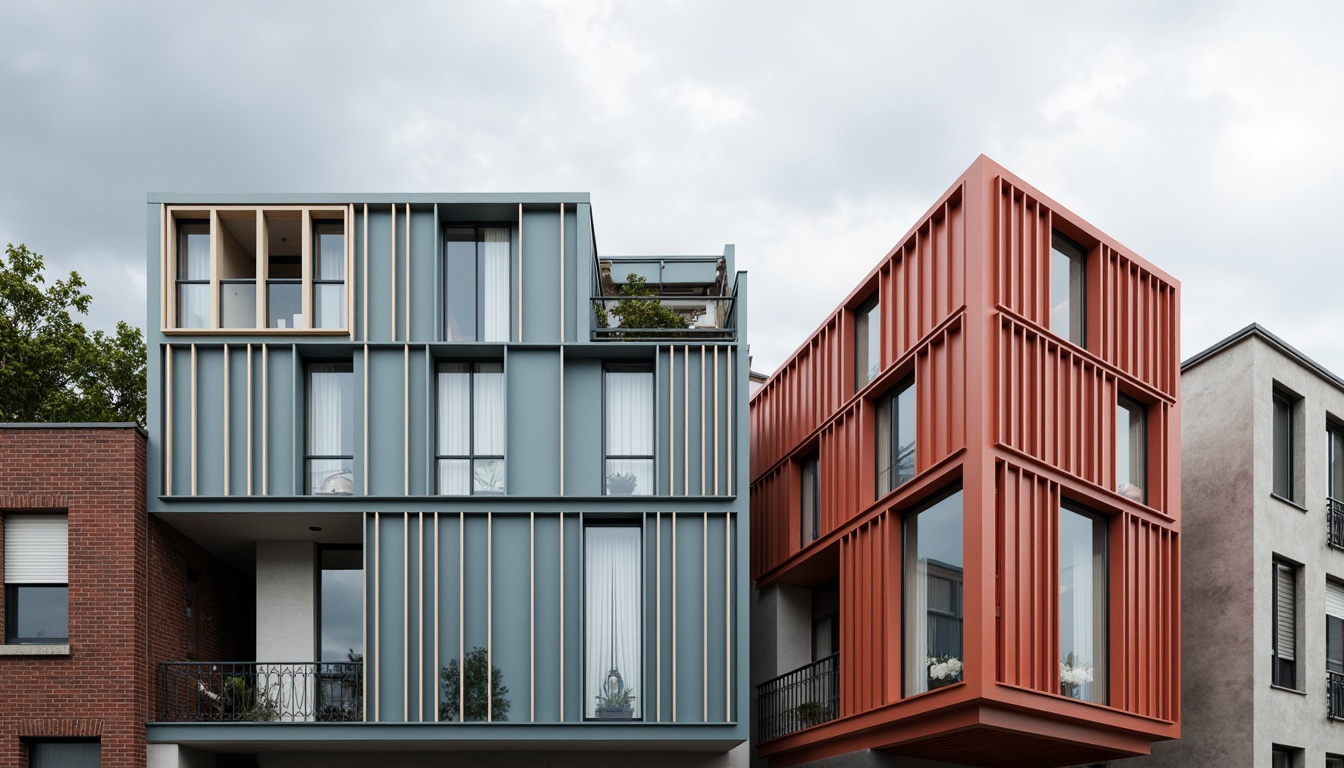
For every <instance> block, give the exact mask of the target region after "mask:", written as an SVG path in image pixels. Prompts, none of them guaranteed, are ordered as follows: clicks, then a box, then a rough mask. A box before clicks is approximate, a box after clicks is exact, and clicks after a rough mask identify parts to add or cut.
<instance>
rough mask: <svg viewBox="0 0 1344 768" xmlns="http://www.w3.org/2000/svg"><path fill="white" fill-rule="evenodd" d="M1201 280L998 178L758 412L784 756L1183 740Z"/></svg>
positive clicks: (755, 495) (974, 192)
mask: <svg viewBox="0 0 1344 768" xmlns="http://www.w3.org/2000/svg"><path fill="white" fill-rule="evenodd" d="M1179 317H1180V304H1179V286H1178V284H1177V282H1176V281H1175V280H1173V279H1172V278H1171V277H1169V276H1168V275H1166V274H1165V273H1163V272H1162V271H1161V270H1159V269H1158V268H1156V267H1154V266H1153V265H1151V264H1149V263H1148V262H1146V261H1144V260H1143V259H1141V258H1139V257H1138V256H1136V255H1135V254H1134V253H1132V252H1131V251H1129V250H1128V249H1126V248H1125V247H1123V246H1121V245H1120V244H1119V243H1118V242H1116V241H1115V240H1114V239H1112V238H1110V237H1109V236H1107V235H1106V234H1104V233H1102V232H1101V231H1099V230H1097V229H1096V228H1095V227H1093V226H1092V225H1090V224H1088V223H1087V222H1086V221H1083V220H1082V219H1081V218H1079V217H1078V216H1076V215H1074V214H1073V213H1072V212H1070V211H1068V210H1067V209H1065V208H1063V207H1062V206H1060V205H1059V204H1057V203H1055V202H1054V201H1053V200H1051V199H1049V198H1048V197H1046V196H1045V195H1043V194H1041V193H1040V192H1039V191H1037V190H1036V189H1034V188H1032V187H1031V186H1029V185H1027V184H1026V183H1025V182H1023V181H1022V180H1020V179H1018V178H1017V177H1016V176H1014V175H1012V174H1011V173H1009V172H1008V171H1006V170H1005V169H1003V168H1002V167H1000V166H998V165H997V164H995V163H994V162H993V161H991V160H989V159H988V158H986V157H983V156H982V157H980V158H979V159H977V160H976V161H975V163H973V164H972V165H971V167H970V168H969V169H968V170H967V171H966V172H965V173H964V174H963V175H962V177H961V178H960V179H958V180H957V182H956V183H955V184H953V185H952V187H951V188H950V189H949V190H948V191H947V192H946V193H944V194H943V195H942V197H941V198H940V199H939V200H938V201H937V203H935V204H934V205H933V207H932V208H930V209H929V211H928V212H927V213H926V214H925V215H924V216H923V217H922V218H921V219H920V220H919V221H918V222H917V223H916V224H915V226H914V227H913V228H911V229H910V231H909V232H908V233H907V234H906V235H905V236H904V237H902V238H901V239H900V241H898V244H897V245H896V246H895V247H894V248H892V249H891V250H890V251H889V252H888V253H887V255H886V256H885V257H884V258H883V259H882V260H881V261H880V263H879V264H878V265H877V266H876V268H874V269H873V270H872V272H871V273H869V275H868V276H867V277H866V278H865V279H864V280H863V281H862V282H861V283H860V284H859V285H858V286H857V287H856V288H855V289H854V291H853V292H852V293H851V294H850V295H849V297H848V298H846V300H845V301H844V303H843V304H841V305H840V306H839V307H838V308H836V310H835V311H834V312H833V313H832V314H831V315H830V316H829V317H828V318H827V319H826V320H825V322H823V323H822V325H821V327H820V328H819V329H818V330H817V331H816V332H815V333H814V334H813V335H812V337H811V338H809V339H808V340H807V341H806V342H804V343H803V345H802V346H801V347H800V348H799V349H798V351H797V352H795V353H794V355H793V356H792V357H791V358H789V359H788V360H787V361H786V362H785V363H784V364H783V365H782V366H781V367H780V368H779V370H777V371H776V372H775V373H774V374H773V375H772V376H771V377H770V378H769V380H768V381H766V382H765V384H764V385H763V387H762V388H761V389H760V391H759V392H757V393H756V394H755V396H754V397H753V398H752V400H751V513H752V528H751V536H752V575H753V578H754V580H755V583H756V586H757V589H758V592H757V595H756V606H755V609H754V613H753V621H754V623H755V626H754V630H753V654H752V657H753V664H754V665H755V668H754V669H753V679H754V682H756V683H757V684H758V686H759V687H758V697H757V702H756V710H757V717H756V723H757V730H756V737H757V743H758V746H757V754H758V756H761V757H766V758H769V760H770V763H771V765H772V766H776V767H778V766H788V765H795V764H799V763H804V762H808V761H811V760H816V759H820V758H827V757H835V756H839V755H846V754H850V753H856V752H860V751H863V750H870V749H882V750H884V751H885V752H886V754H894V755H904V756H910V757H919V758H925V759H931V760H937V761H940V762H944V763H949V764H959V765H961V764H968V765H983V766H1033V768H1040V767H1043V766H1065V765H1077V764H1083V763H1095V762H1101V761H1105V760H1109V759H1113V758H1117V757H1123V756H1126V755H1134V754H1145V753H1147V752H1148V750H1149V745H1150V744H1151V743H1152V742H1153V741H1157V740H1162V739H1170V738H1174V737H1177V736H1178V735H1179V732H1180V711H1179V710H1180V706H1179V705H1180V653H1179V638H1180V568H1179V546H1178V539H1179V530H1180V445H1179V436H1180V423H1179V418H1180V408H1179V405H1178V399H1177V397H1178V386H1179V370H1178V359H1177V355H1178V339H1179V332H1178V326H1179Z"/></svg>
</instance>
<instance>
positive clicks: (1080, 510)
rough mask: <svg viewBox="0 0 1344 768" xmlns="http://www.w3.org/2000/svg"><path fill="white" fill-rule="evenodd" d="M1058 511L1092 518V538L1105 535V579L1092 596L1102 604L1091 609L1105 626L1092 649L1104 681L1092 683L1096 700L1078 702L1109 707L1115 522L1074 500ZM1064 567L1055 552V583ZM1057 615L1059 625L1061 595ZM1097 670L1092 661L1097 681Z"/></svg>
mask: <svg viewBox="0 0 1344 768" xmlns="http://www.w3.org/2000/svg"><path fill="white" fill-rule="evenodd" d="M1059 512H1060V513H1062V512H1071V513H1073V514H1075V515H1079V516H1081V517H1084V518H1088V519H1090V520H1091V521H1092V524H1093V526H1094V528H1093V531H1094V534H1093V535H1095V531H1097V530H1100V532H1101V536H1102V539H1103V541H1102V548H1101V549H1102V559H1101V580H1102V583H1101V586H1100V589H1098V587H1097V585H1096V584H1093V585H1092V588H1093V595H1094V597H1096V596H1098V595H1099V596H1100V601H1099V602H1100V603H1101V605H1100V606H1098V605H1093V607H1092V610H1093V611H1094V615H1093V619H1092V620H1093V622H1094V624H1095V623H1096V622H1097V621H1098V619H1099V620H1100V623H1101V624H1102V630H1101V631H1100V632H1094V633H1093V639H1094V643H1095V644H1096V645H1098V646H1099V647H1095V648H1093V654H1094V656H1095V657H1096V659H1099V660H1101V661H1102V663H1103V665H1104V666H1103V668H1102V672H1103V674H1104V677H1103V679H1101V680H1096V679H1094V680H1093V681H1092V684H1093V685H1095V686H1097V688H1098V689H1099V690H1098V691H1097V693H1096V696H1097V698H1093V699H1079V700H1080V701H1091V702H1092V703H1095V704H1103V705H1109V704H1110V703H1111V679H1112V675H1111V669H1110V654H1111V645H1112V643H1111V630H1112V624H1113V622H1112V620H1111V582H1112V580H1111V539H1112V536H1111V521H1112V518H1111V517H1109V516H1107V515H1105V514H1103V513H1101V512H1098V511H1096V510H1094V509H1091V508H1089V507H1086V506H1083V505H1081V504H1079V503H1077V502H1076V501H1074V500H1072V499H1068V498H1064V499H1062V500H1061V502H1060V505H1059ZM1061 527H1062V526H1061ZM1056 539H1058V534H1057V535H1056ZM1062 565H1063V563H1062V562H1061V560H1060V554H1059V552H1058V551H1056V553H1055V577H1056V580H1057V581H1058V580H1060V568H1061V566H1062ZM1055 612H1056V613H1055V622H1056V624H1058V623H1059V612H1060V608H1059V596H1058V595H1056V597H1055ZM1060 632H1061V630H1060V628H1059V627H1058V626H1056V627H1055V636H1056V640H1060V637H1059V635H1060ZM1060 644H1061V645H1062V641H1061V643H1060ZM1096 668H1097V663H1096V661H1094V662H1093V672H1094V678H1095V673H1096ZM1061 695H1062V691H1061Z"/></svg>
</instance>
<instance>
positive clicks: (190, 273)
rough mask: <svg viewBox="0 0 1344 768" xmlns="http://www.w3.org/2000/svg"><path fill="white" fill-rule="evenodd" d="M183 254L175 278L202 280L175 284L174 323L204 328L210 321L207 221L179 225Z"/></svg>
mask: <svg viewBox="0 0 1344 768" xmlns="http://www.w3.org/2000/svg"><path fill="white" fill-rule="evenodd" d="M182 230H183V232H182V240H183V250H184V251H185V253H184V254H182V255H181V256H179V263H178V276H177V279H178V280H191V281H193V282H194V281H205V282H203V283H202V282H195V284H186V285H181V286H179V290H180V293H179V294H178V325H179V326H181V327H183V328H205V327H207V326H208V325H209V324H210V323H209V320H210V284H209V281H210V225H209V224H208V223H203V224H184V225H183V226H182Z"/></svg>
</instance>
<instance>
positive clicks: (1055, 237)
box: [1046, 229, 1088, 349]
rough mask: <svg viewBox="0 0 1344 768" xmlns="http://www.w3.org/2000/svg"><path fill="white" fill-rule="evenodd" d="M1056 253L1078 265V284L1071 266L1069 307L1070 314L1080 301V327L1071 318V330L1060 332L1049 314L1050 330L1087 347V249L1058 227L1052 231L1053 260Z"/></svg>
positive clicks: (1052, 269) (1051, 268) (1049, 272)
mask: <svg viewBox="0 0 1344 768" xmlns="http://www.w3.org/2000/svg"><path fill="white" fill-rule="evenodd" d="M1056 253H1058V254H1059V255H1060V256H1063V257H1064V258H1066V259H1068V260H1069V262H1070V265H1071V267H1072V265H1073V264H1077V266H1078V280H1077V283H1076V284H1075V282H1074V280H1073V270H1072V268H1070V271H1069V308H1070V310H1071V312H1070V314H1073V313H1072V309H1073V303H1074V302H1075V301H1076V302H1078V311H1077V316H1078V327H1077V328H1075V327H1073V322H1072V320H1070V322H1069V332H1068V333H1067V334H1064V333H1060V330H1061V329H1059V328H1055V327H1054V324H1053V323H1052V322H1051V319H1052V318H1051V317H1050V316H1049V315H1047V317H1046V324H1047V325H1048V326H1049V327H1050V331H1051V332H1052V333H1054V334H1055V335H1056V336H1059V337H1060V338H1063V339H1065V340H1067V341H1069V342H1070V343H1072V344H1076V345H1077V346H1079V347H1082V348H1083V349H1087V293H1088V291H1087V249H1086V248H1084V247H1083V246H1082V245H1081V244H1079V243H1078V241H1076V240H1074V239H1073V238H1071V237H1069V236H1068V235H1066V234H1064V233H1063V232H1061V231H1059V230H1058V229H1053V230H1051V231H1050V260H1051V262H1053V261H1054V258H1055V254H1056ZM1053 267H1054V265H1053V263H1052V264H1051V265H1050V269H1049V271H1048V274H1052V273H1053V272H1054V268H1053ZM1054 288H1055V286H1053V285H1052V286H1051V287H1050V297H1051V303H1052V304H1053V301H1054V294H1055V290H1054ZM1049 311H1050V308H1049V307H1048V308H1047V312H1049Z"/></svg>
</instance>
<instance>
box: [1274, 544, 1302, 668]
mask: <svg viewBox="0 0 1344 768" xmlns="http://www.w3.org/2000/svg"><path fill="white" fill-rule="evenodd" d="M1273 588H1274V617H1273V618H1274V637H1273V651H1274V669H1273V683H1274V685H1279V686H1283V687H1284V688H1293V689H1296V688H1297V568H1296V567H1295V566H1293V565H1292V564H1291V563H1285V562H1282V561H1279V560H1275V561H1274V584H1273Z"/></svg>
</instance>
